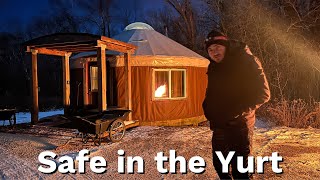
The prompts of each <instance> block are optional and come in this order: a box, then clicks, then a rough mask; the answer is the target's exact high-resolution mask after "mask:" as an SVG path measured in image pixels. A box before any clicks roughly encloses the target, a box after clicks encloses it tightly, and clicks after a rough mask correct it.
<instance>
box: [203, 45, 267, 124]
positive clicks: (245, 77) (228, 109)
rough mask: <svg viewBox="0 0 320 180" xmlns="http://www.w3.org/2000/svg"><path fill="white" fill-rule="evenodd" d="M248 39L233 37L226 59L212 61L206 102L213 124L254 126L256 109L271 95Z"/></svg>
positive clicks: (206, 112) (208, 115)
mask: <svg viewBox="0 0 320 180" xmlns="http://www.w3.org/2000/svg"><path fill="white" fill-rule="evenodd" d="M246 47H247V46H246V45H245V44H244V43H241V42H238V41H233V40H229V45H228V46H227V48H226V53H225V57H224V59H223V60H222V61H221V62H220V63H215V62H214V61H212V60H211V61H210V64H209V67H208V72H207V75H208V86H207V91H206V97H205V100H204V102H203V104H202V106H203V110H204V114H205V116H206V118H207V119H208V120H209V121H210V128H211V129H215V128H224V127H225V126H227V125H228V124H233V125H235V126H237V125H239V126H254V122H255V110H256V109H257V108H258V107H260V106H261V105H262V104H264V103H265V102H267V101H268V100H269V99H270V90H269V85H268V82H267V79H266V77H265V74H264V72H263V69H262V66H261V63H260V62H259V60H258V59H257V58H256V57H254V56H253V55H252V54H250V53H248V51H246V50H248V49H246Z"/></svg>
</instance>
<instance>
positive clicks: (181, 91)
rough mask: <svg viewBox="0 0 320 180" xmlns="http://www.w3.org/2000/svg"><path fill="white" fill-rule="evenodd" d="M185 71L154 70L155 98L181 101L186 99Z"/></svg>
mask: <svg viewBox="0 0 320 180" xmlns="http://www.w3.org/2000/svg"><path fill="white" fill-rule="evenodd" d="M186 87H187V86H186V70H185V69H154V70H153V88H152V91H153V98H154V99H179V98H186Z"/></svg>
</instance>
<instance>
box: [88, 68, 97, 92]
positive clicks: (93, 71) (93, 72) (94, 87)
mask: <svg viewBox="0 0 320 180" xmlns="http://www.w3.org/2000/svg"><path fill="white" fill-rule="evenodd" d="M90 82H91V83H90V85H91V91H98V67H96V66H91V67H90Z"/></svg>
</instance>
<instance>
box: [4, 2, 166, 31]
mask: <svg viewBox="0 0 320 180" xmlns="http://www.w3.org/2000/svg"><path fill="white" fill-rule="evenodd" d="M66 1H76V0H66ZM88 1H91V0H88ZM116 1H117V3H120V4H123V6H126V5H127V4H129V3H130V2H132V1H133V0H116ZM136 1H137V4H138V7H137V9H138V10H141V11H144V12H146V11H148V10H150V9H154V8H161V7H162V6H163V1H164V0H136ZM49 11H50V3H49V2H48V0H0V32H1V31H7V29H9V28H10V27H16V28H23V27H24V26H25V25H26V24H27V23H28V22H30V21H32V19H33V18H34V17H37V16H46V15H47V14H49V13H48V12H49Z"/></svg>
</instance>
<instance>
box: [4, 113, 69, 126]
mask: <svg viewBox="0 0 320 180" xmlns="http://www.w3.org/2000/svg"><path fill="white" fill-rule="evenodd" d="M63 113H64V112H63V109H56V110H51V111H45V112H39V119H41V118H44V117H48V116H53V115H58V114H63ZM16 119H17V124H22V123H30V122H31V114H30V112H18V113H16ZM3 124H4V125H5V126H6V125H9V121H4V122H1V124H0V126H2V125H3Z"/></svg>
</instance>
